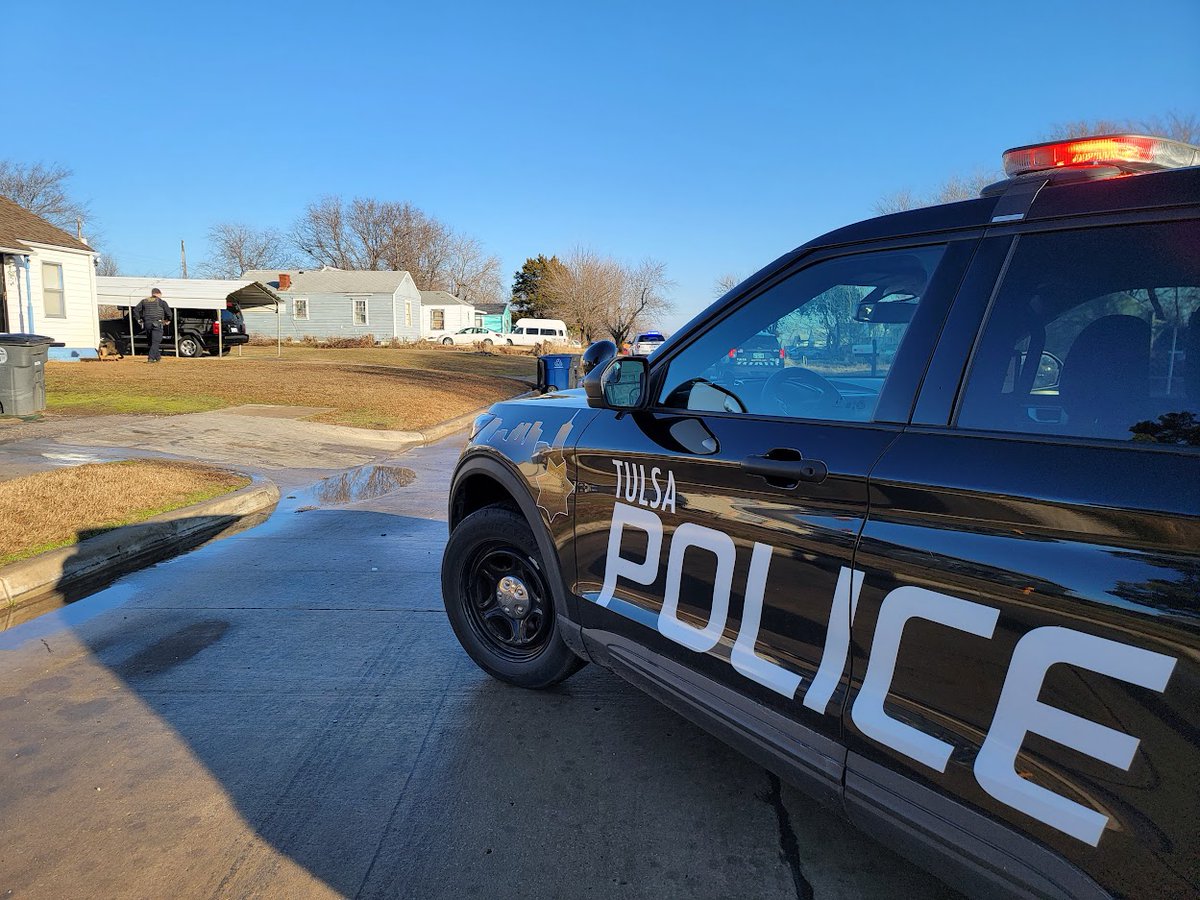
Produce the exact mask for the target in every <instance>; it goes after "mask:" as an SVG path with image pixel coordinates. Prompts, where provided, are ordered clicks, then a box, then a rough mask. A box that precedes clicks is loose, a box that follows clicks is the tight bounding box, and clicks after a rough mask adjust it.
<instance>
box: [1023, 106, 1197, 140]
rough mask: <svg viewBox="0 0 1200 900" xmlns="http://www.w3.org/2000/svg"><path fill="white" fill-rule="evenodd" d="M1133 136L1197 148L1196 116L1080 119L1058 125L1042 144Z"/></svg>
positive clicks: (1183, 114)
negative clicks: (1150, 135)
mask: <svg viewBox="0 0 1200 900" xmlns="http://www.w3.org/2000/svg"><path fill="white" fill-rule="evenodd" d="M1122 132H1134V133H1137V134H1152V135H1155V136H1157V137H1165V138H1170V139H1171V140H1174V141H1183V142H1184V143H1185V144H1200V116H1197V115H1196V114H1194V113H1189V114H1185V113H1180V112H1174V111H1173V112H1169V113H1167V114H1166V115H1162V116H1150V117H1149V118H1146V119H1123V120H1122V119H1093V120H1091V121H1088V120H1086V119H1080V120H1077V121H1074V122H1058V123H1056V124H1055V125H1053V126H1052V127H1051V129H1050V132H1049V134H1047V135H1046V140H1048V141H1055V140H1060V139H1062V138H1076V137H1087V136H1088V135H1091V134H1120V133H1122Z"/></svg>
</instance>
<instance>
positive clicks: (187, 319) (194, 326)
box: [100, 303, 250, 357]
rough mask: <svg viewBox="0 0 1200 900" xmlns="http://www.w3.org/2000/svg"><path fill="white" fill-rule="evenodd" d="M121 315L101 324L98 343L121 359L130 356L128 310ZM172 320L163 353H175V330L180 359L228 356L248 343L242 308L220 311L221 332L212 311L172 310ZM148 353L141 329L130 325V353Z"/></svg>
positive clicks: (123, 309) (135, 324)
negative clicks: (234, 348) (176, 330)
mask: <svg viewBox="0 0 1200 900" xmlns="http://www.w3.org/2000/svg"><path fill="white" fill-rule="evenodd" d="M121 311H122V312H123V313H124V315H122V316H121V318H119V319H101V320H100V340H101V343H107V344H109V345H110V346H115V348H116V350H117V351H118V352H120V353H121V354H123V355H126V356H128V355H129V354H130V350H131V347H130V326H129V309H128V308H122V310H121ZM172 314H173V320H172V322H171V324H169V325H167V326H166V328H164V329H163V342H162V350H163V353H174V352H175V347H176V341H175V328H176V326H178V329H179V342H178V347H179V355H180V356H183V357H196V356H204V355H205V354H211V355H216V354H217V353H222V354H224V353H228V352H229V349H230V348H231V347H236V346H238V345H240V344H245V343H246V342H247V341H249V340H250V337H249V335H247V334H246V322H245V320H244V319H243V318H242V310H241V307H240V306H238V305H237V304H236V303H231V304H229V306H227V307H226V308H225V309H223V310H222V311H221V330H220V331H219V332H218V330H217V311H216V310H214V309H186V308H184V309H176V310H172ZM148 349H149V339H148V338H147V335H146V332H145V330H144V329H142V328H140V327H138V324H137V322H136V321H135V322H134V324H133V330H132V350H133V352H134V353H137V354H139V355H141V354H145V353H146V351H147V350H148Z"/></svg>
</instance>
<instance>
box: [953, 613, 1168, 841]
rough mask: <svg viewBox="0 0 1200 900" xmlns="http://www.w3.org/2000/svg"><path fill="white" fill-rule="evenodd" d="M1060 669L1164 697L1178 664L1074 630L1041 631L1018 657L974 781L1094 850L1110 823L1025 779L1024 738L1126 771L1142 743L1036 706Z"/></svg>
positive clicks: (1020, 646)
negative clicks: (1021, 767) (1021, 762)
mask: <svg viewBox="0 0 1200 900" xmlns="http://www.w3.org/2000/svg"><path fill="white" fill-rule="evenodd" d="M1057 663H1066V664H1067V665H1071V666H1079V667H1080V668H1084V669H1089V670H1091V671H1093V672H1099V673H1100V674H1101V675H1107V676H1108V677H1110V678H1119V679H1120V680H1121V681H1128V682H1130V683H1131V684H1137V685H1140V686H1142V687H1144V688H1150V689H1151V690H1154V691H1158V692H1159V693H1161V692H1162V691H1163V690H1165V689H1166V687H1167V681H1168V679H1170V677H1171V672H1172V670H1173V669H1174V668H1175V660H1174V659H1172V658H1171V657H1169V656H1163V655H1162V654H1161V653H1152V652H1151V651H1149V650H1142V649H1141V648H1139V647H1131V646H1129V645H1128V644H1120V643H1117V642H1116V641H1109V640H1105V639H1104V638H1101V637H1096V636H1095V635H1091V634H1084V633H1083V632H1080V631H1075V630H1073V629H1071V628H1060V627H1057V626H1047V627H1045V628H1035V629H1034V630H1033V631H1031V632H1029V633H1028V634H1026V635H1025V636H1024V637H1023V638H1021V640H1020V641H1019V642H1018V643H1017V646H1016V649H1015V650H1013V655H1012V661H1011V662H1010V663H1009V666H1008V674H1007V675H1006V676H1005V678H1004V688H1003V689H1002V690H1001V691H1000V702H999V703H998V704H997V705H996V715H995V716H994V717H993V719H992V727H991V728H990V729H988V733H987V737H986V738H985V739H984V742H983V746H982V747H981V748H980V750H979V755H978V756H977V757H976V758H975V780H976V781H978V782H979V784H980V786H981V787H982V788H983V789H984V790H985V791H987V792H988V793H989V794H991V795H992V796H993V797H995V798H996V799H997V800H999V801H1000V802H1001V803H1006V804H1008V805H1009V806H1011V807H1013V808H1014V809H1019V810H1020V811H1021V812H1023V813H1027V814H1029V815H1031V816H1033V817H1034V818H1035V819H1037V820H1038V821H1040V822H1045V823H1046V824H1047V825H1050V826H1052V827H1054V828H1057V829H1058V830H1059V831H1063V832H1066V833H1067V834H1069V835H1071V836H1072V837H1075V838H1078V839H1079V840H1081V841H1084V842H1085V843H1088V844H1091V845H1092V846H1093V847H1095V846H1096V845H1097V844H1098V843H1100V837H1101V835H1103V834H1104V828H1105V826H1106V825H1107V824H1108V816H1106V815H1104V814H1103V813H1099V812H1097V811H1096V810H1094V809H1090V808H1088V807H1086V806H1084V805H1082V804H1080V803H1076V802H1075V801H1074V800H1068V799H1067V798H1066V797H1063V796H1061V795H1059V794H1056V793H1054V791H1051V790H1047V789H1046V788H1044V787H1041V786H1040V785H1037V784H1034V783H1033V782H1031V781H1027V780H1025V779H1024V778H1022V777H1021V776H1020V775H1018V774H1017V772H1016V761H1017V754H1018V753H1019V752H1020V750H1021V744H1022V743H1023V742H1024V740H1025V735H1026V734H1028V733H1030V732H1032V733H1033V734H1040V735H1041V736H1042V737H1044V738H1048V739H1050V740H1052V741H1055V742H1056V743H1059V744H1062V745H1063V746H1065V747H1070V748H1071V749H1072V750H1078V751H1079V752H1080V753H1086V754H1087V755H1088V756H1092V757H1095V758H1096V759H1099V760H1102V761H1103V762H1106V763H1108V764H1109V765H1110V766H1116V767H1117V768H1118V769H1121V770H1128V769H1129V766H1130V764H1131V763H1132V762H1133V755H1134V753H1135V752H1137V747H1138V739H1137V738H1135V737H1133V736H1132V735H1129V734H1125V733H1124V732H1122V731H1116V730H1115V729H1112V728H1109V727H1107V726H1105V725H1101V724H1099V723H1098V722H1093V721H1091V720H1090V719H1084V718H1082V717H1080V716H1077V715H1074V714H1072V713H1069V712H1067V711H1066V710H1062V709H1058V708H1057V707H1054V706H1048V705H1047V704H1045V703H1042V702H1041V701H1040V700H1039V699H1038V694H1039V693H1040V692H1041V690H1042V682H1043V681H1044V680H1045V678H1046V671H1047V670H1048V669H1049V668H1050V667H1051V666H1053V665H1055V664H1057Z"/></svg>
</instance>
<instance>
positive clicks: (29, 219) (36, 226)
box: [0, 197, 95, 253]
mask: <svg viewBox="0 0 1200 900" xmlns="http://www.w3.org/2000/svg"><path fill="white" fill-rule="evenodd" d="M31 243H33V244H50V245H52V246H54V247H67V248H69V249H71V250H86V251H88V252H89V253H92V252H95V251H94V250H93V249H92V248H91V247H89V246H88V245H87V244H85V243H84V242H83V241H81V240H79V238H77V237H73V236H72V235H70V234H69V233H67V232H65V231H63V230H62V229H61V228H59V227H57V226H56V225H51V224H50V223H49V222H47V221H46V220H45V219H43V218H42V217H41V216H39V215H36V214H34V213H31V212H30V211H29V210H27V209H25V208H24V207H21V206H18V205H17V204H16V203H14V202H13V201H11V200H9V199H8V198H7V197H0V247H7V248H8V249H10V250H21V249H24V248H26V247H28V245H29V244H31Z"/></svg>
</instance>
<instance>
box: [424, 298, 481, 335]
mask: <svg viewBox="0 0 1200 900" xmlns="http://www.w3.org/2000/svg"><path fill="white" fill-rule="evenodd" d="M435 309H436V310H441V312H442V313H443V314H444V316H445V318H444V323H445V324H444V325H443V326H442V327H441V328H434V327H433V311H434V310H435ZM474 324H475V307H473V306H464V305H463V304H461V303H447V304H445V305H443V304H430V305H428V306H425V307H424V308H423V309H422V310H421V335H422V336H423V337H436V336H438V335H442V334H447V333H453V332H455V331H458V330H459V329H460V328H470V327H472V326H473V325H474Z"/></svg>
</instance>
